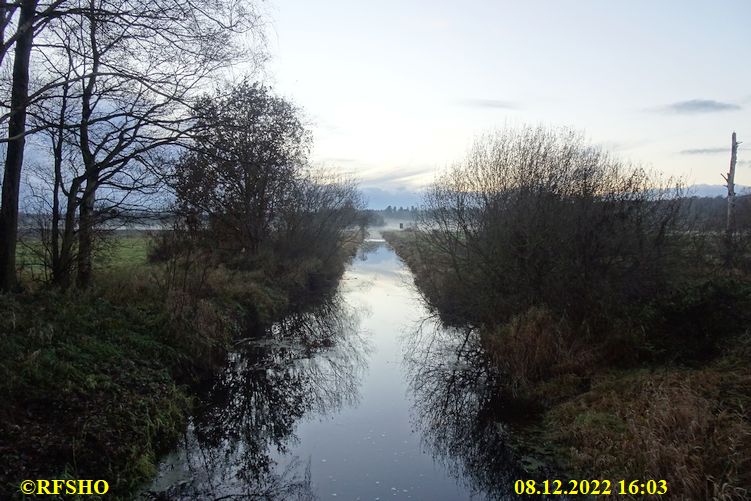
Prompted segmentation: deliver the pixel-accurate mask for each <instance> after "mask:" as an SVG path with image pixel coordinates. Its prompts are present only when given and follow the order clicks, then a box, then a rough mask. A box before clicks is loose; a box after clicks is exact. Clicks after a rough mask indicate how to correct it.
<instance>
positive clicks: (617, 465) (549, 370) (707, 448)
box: [384, 231, 751, 499]
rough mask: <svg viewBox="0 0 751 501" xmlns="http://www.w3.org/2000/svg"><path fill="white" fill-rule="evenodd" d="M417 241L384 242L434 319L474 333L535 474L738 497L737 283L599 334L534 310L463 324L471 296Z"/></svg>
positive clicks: (743, 377)
mask: <svg viewBox="0 0 751 501" xmlns="http://www.w3.org/2000/svg"><path fill="white" fill-rule="evenodd" d="M417 237H418V234H417V233H416V232H412V231H403V232H385V233H384V238H385V239H386V240H387V242H388V243H389V244H390V245H391V246H392V247H393V248H394V250H395V251H396V253H397V254H398V255H399V256H400V257H401V259H402V260H403V261H404V262H405V263H406V264H407V266H408V267H409V268H410V270H411V271H412V273H413V274H414V277H415V285H416V287H417V288H418V289H419V290H420V292H421V294H422V295H423V296H424V298H425V299H426V302H427V303H428V304H429V305H431V307H432V308H433V309H434V311H435V312H436V313H438V314H439V315H440V316H441V318H442V319H443V320H444V321H446V322H448V323H455V324H464V325H466V324H467V323H470V324H472V325H474V327H475V328H477V329H478V330H479V332H480V337H481V340H482V345H483V348H484V351H485V354H486V357H487V359H489V361H490V362H491V363H492V364H493V365H494V366H495V367H496V368H497V370H499V371H500V372H501V374H502V381H503V384H502V385H501V387H500V388H499V389H498V392H499V398H498V401H499V402H504V403H505V404H506V407H510V408H511V409H512V412H508V411H507V412H506V414H510V416H509V419H510V422H509V425H510V426H511V427H512V429H513V430H514V433H513V434H512V437H513V442H514V443H513V444H512V445H513V446H514V448H515V449H516V452H517V454H518V455H519V456H520V457H522V458H524V464H525V465H526V467H527V469H528V473H529V475H530V477H531V478H535V477H536V476H537V477H539V475H540V472H541V471H542V469H541V466H543V465H546V466H552V467H553V469H554V470H556V471H557V472H558V478H560V479H564V480H565V479H568V478H579V479H610V480H611V481H613V482H617V481H618V480H621V479H623V480H626V483H627V484H628V483H629V482H631V481H632V480H640V481H646V480H663V479H664V480H666V481H667V484H668V486H669V493H670V495H671V497H675V498H677V499H745V498H746V496H748V494H749V493H748V490H747V489H748V486H750V485H751V477H749V475H750V474H749V471H751V468H749V465H750V464H751V415H750V414H749V409H751V367H750V366H749V365H750V364H749V363H748V360H749V356H751V336H750V335H749V332H748V330H747V325H748V323H747V320H748V318H747V313H746V312H747V311H748V306H749V298H750V297H751V295H750V294H749V287H748V283H747V281H745V280H743V279H742V277H737V278H731V279H717V280H710V281H706V282H704V283H701V284H689V285H687V286H686V288H685V289H682V290H680V291H676V293H675V294H674V295H672V296H670V297H665V298H659V299H658V300H655V302H654V304H651V305H649V308H645V309H644V312H643V315H644V316H643V317H640V318H630V319H622V318H614V319H613V321H612V324H613V326H611V328H612V331H609V332H608V336H605V335H604V333H603V332H595V331H587V332H583V331H582V329H581V327H580V326H578V325H575V324H572V323H571V322H570V320H568V319H566V318H563V317H560V316H557V315H555V314H554V313H552V312H551V311H550V310H549V309H547V308H545V307H544V305H540V306H538V307H535V308H531V309H530V310H528V311H526V312H519V314H518V315H516V316H514V317H513V318H512V319H510V320H507V321H497V322H492V321H488V319H484V318H482V319H481V318H475V319H473V318H472V312H473V310H472V305H473V302H474V298H467V297H455V295H453V294H451V291H447V290H446V288H447V287H449V286H448V285H447V281H446V280H445V277H446V273H447V270H441V269H440V265H439V263H440V262H442V260H441V259H436V257H440V256H436V255H434V254H430V253H431V252H432V253H436V252H438V251H437V250H436V249H426V248H425V247H421V248H418V244H417ZM491 292H492V291H479V290H478V291H477V294H483V293H491ZM473 320H474V321H473ZM637 327H638V328H637ZM613 331H617V335H612V332H613ZM540 480H542V478H540ZM633 497H634V498H640V496H638V495H636V496H633ZM619 498H623V496H620V497H619Z"/></svg>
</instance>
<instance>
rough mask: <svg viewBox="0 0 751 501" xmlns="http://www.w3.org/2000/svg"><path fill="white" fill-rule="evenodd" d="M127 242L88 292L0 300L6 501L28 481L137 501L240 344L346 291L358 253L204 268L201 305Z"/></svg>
mask: <svg viewBox="0 0 751 501" xmlns="http://www.w3.org/2000/svg"><path fill="white" fill-rule="evenodd" d="M121 243H122V244H123V245H121V249H120V251H117V250H116V251H114V252H113V255H112V256H110V259H109V260H107V261H106V262H102V263H100V266H99V270H98V273H97V283H96V286H95V287H93V288H91V289H90V290H87V291H85V292H80V291H75V292H73V291H71V292H68V293H62V292H55V291H50V290H44V289H41V288H40V289H39V290H33V288H31V287H30V288H29V289H30V290H29V291H28V292H25V293H22V294H17V295H5V296H0V312H1V313H0V332H2V335H1V336H0V350H2V351H3V353H4V357H3V361H2V364H0V398H1V399H2V400H3V402H4V405H3V407H2V409H0V437H3V438H2V442H1V443H0V452H2V456H3V465H2V467H0V497H2V498H3V499H6V498H13V497H17V496H20V495H19V494H18V487H19V484H20V482H21V481H22V480H25V479H93V480H97V479H103V480H106V481H107V482H108V483H109V485H110V490H109V493H108V495H107V498H113V499H118V498H128V496H129V494H130V493H132V492H133V491H134V489H135V488H136V487H138V486H139V485H140V484H141V483H142V482H143V481H145V480H147V479H148V478H150V477H151V476H152V475H153V474H154V473H155V463H156V461H157V459H158V457H159V454H160V453H161V452H163V451H165V450H166V449H167V448H168V447H170V446H171V445H172V444H174V442H175V441H176V440H177V438H178V437H179V436H180V435H181V433H182V431H183V430H184V428H185V425H186V422H187V417H188V416H189V415H190V412H191V407H192V397H193V395H194V391H193V389H192V388H193V387H194V385H195V384H196V383H198V382H200V381H201V380H202V379H203V378H204V377H206V375H207V374H210V373H211V371H212V370H214V369H215V368H216V367H218V366H219V364H220V363H221V362H222V361H223V360H224V358H225V356H226V353H227V349H228V347H229V346H230V344H231V342H232V340H233V339H234V338H235V337H236V336H237V335H238V334H240V333H242V332H244V331H246V330H247V329H248V328H250V327H251V326H252V325H254V324H263V323H267V322H271V321H273V320H274V319H276V318H278V317H279V316H281V315H283V314H284V313H286V312H288V311H291V310H294V309H295V308H300V307H302V305H303V304H304V303H305V302H306V301H310V300H311V298H315V297H316V296H317V295H320V294H321V293H322V292H323V291H326V290H327V289H328V288H330V286H331V285H332V284H336V282H337V281H338V278H339V277H340V276H341V274H342V273H343V271H344V267H345V264H346V262H347V261H348V260H349V259H351V257H352V256H353V255H354V253H355V251H356V248H357V243H358V242H356V241H351V242H348V243H347V244H346V245H344V246H342V248H341V252H340V255H337V256H334V258H333V259H330V260H329V261H328V262H327V263H321V262H320V261H317V260H304V259H301V260H298V261H296V262H294V263H281V264H280V263H275V266H273V267H272V266H269V267H268V269H267V268H264V267H262V266H256V267H254V268H253V269H246V270H237V269H229V268H226V267H222V266H217V267H211V268H205V269H202V270H200V273H201V274H202V275H201V288H200V294H198V293H196V291H195V290H193V289H190V288H182V289H180V288H175V287H168V286H167V285H166V284H168V283H173V284H174V281H173V282H170V277H172V278H174V272H175V270H174V269H170V266H169V265H168V264H164V263H162V264H151V263H148V262H147V261H146V259H145V258H146V254H147V252H146V250H147V246H148V243H147V240H146V239H145V238H143V237H142V238H141V239H140V240H139V239H137V238H136V239H135V240H134V239H131V238H129V239H127V240H126V241H123V242H121ZM257 264H258V263H257ZM282 264H283V266H282ZM193 272H195V271H191V273H193Z"/></svg>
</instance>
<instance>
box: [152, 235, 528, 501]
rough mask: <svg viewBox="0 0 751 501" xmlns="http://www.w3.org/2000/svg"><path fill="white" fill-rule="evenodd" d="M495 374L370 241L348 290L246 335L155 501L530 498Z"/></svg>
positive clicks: (157, 487) (167, 469) (389, 253)
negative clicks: (511, 454) (509, 441)
mask: <svg viewBox="0 0 751 501" xmlns="http://www.w3.org/2000/svg"><path fill="white" fill-rule="evenodd" d="M494 378H495V375H494V374H493V373H492V372H490V371H489V370H488V369H486V366H485V364H483V363H482V360H481V353H480V351H479V349H478V348H477V347H476V343H475V342H474V339H473V338H472V335H471V334H467V333H465V332H460V331H456V330H452V329H445V328H441V327H440V326H439V324H438V322H437V321H436V320H434V319H433V318H431V316H430V313H429V312H428V310H427V309H426V307H425V306H424V304H423V302H422V300H421V298H420V296H419V294H418V292H417V291H416V290H415V289H414V287H413V286H412V277H411V274H410V272H409V270H407V269H406V267H405V266H404V265H403V264H402V263H401V262H400V260H399V258H398V257H397V256H396V254H395V253H394V252H393V250H391V248H390V247H388V245H387V244H386V243H385V242H383V241H382V240H380V239H370V240H368V241H366V242H365V243H364V244H363V247H362V249H361V250H360V252H359V254H358V256H357V258H355V260H354V262H353V263H352V265H351V266H349V268H348V270H347V272H346V273H345V275H344V277H343V278H342V281H341V283H340V285H339V287H338V290H337V291H336V294H334V295H333V297H331V298H329V299H328V300H326V301H324V302H323V303H322V304H321V305H320V306H318V307H317V308H315V309H313V310H311V311H310V312H307V313H305V314H298V315H293V316H290V317H288V318H286V319H285V320H283V321H281V322H279V323H277V324H275V325H274V326H273V327H271V328H270V329H268V330H267V331H266V332H265V333H264V335H263V336H260V337H254V338H253V339H246V340H242V341H240V342H239V343H238V345H237V350H236V352H235V353H233V354H232V355H231V356H230V358H229V361H228V364H227V366H226V368H225V370H224V371H223V372H222V373H221V374H219V375H218V376H217V377H216V380H215V381H213V383H212V386H211V389H210V391H208V392H207V394H206V396H205V398H204V399H203V401H202V403H201V405H200V406H199V409H198V411H197V412H196V414H195V415H194V416H193V418H192V420H191V423H190V426H189V429H188V431H187V432H186V434H185V438H184V440H183V441H182V443H181V444H180V446H179V447H178V448H177V449H176V450H174V451H173V452H171V453H170V454H169V455H167V456H166V457H165V458H164V459H163V461H162V463H161V465H160V468H159V474H158V476H157V478H156V479H155V481H154V482H153V484H152V485H151V486H149V487H148V489H147V491H146V492H145V493H144V494H143V495H142V496H143V497H145V498H147V499H149V498H150V499H209V500H219V499H284V500H287V499H347V500H374V499H375V500H378V499H381V500H386V499H421V500H464V499H505V498H506V497H508V498H509V499H516V498H517V497H516V496H514V495H513V482H514V479H515V478H523V477H520V476H518V474H517V472H516V470H515V469H514V468H512V467H511V465H512V464H513V462H512V461H510V459H509V458H508V455H507V454H506V453H505V446H504V443H505V433H506V432H505V430H504V428H503V427H502V426H500V425H499V424H497V422H496V420H495V419H493V418H492V412H490V411H489V409H492V407H493V405H495V404H494V403H493V397H492V393H493V392H492V387H493V383H494Z"/></svg>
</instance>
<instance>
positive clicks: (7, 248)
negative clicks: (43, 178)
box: [0, 0, 38, 291]
mask: <svg viewBox="0 0 751 501" xmlns="http://www.w3.org/2000/svg"><path fill="white" fill-rule="evenodd" d="M37 3H38V0H23V2H22V3H21V15H20V18H19V20H18V26H19V29H23V27H24V26H28V28H26V29H25V30H24V33H23V35H22V36H21V37H19V38H18V40H17V41H16V50H15V60H14V61H13V84H12V91H11V97H10V107H11V115H10V119H9V121H8V138H9V141H8V147H7V150H6V155H5V171H4V176H3V194H2V205H0V291H10V290H11V289H14V288H15V287H16V241H17V240H18V199H19V196H18V195H19V191H20V188H21V168H22V167H23V153H24V147H25V145H26V137H25V133H26V106H27V104H28V103H27V101H28V98H29V62H30V60H31V47H32V44H33V42H34V29H33V27H32V26H31V24H32V22H33V19H34V15H35V13H36V7H37Z"/></svg>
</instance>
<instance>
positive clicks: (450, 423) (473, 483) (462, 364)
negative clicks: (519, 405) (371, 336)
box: [404, 317, 567, 500]
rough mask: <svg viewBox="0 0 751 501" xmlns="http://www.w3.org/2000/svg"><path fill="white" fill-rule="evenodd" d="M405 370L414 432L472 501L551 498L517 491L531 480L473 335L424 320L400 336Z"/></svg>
mask: <svg viewBox="0 0 751 501" xmlns="http://www.w3.org/2000/svg"><path fill="white" fill-rule="evenodd" d="M404 364H405V369H406V373H407V378H408V381H409V392H410V396H411V398H412V401H413V417H412V421H413V423H414V425H415V428H416V429H417V430H418V431H419V433H420V435H421V437H422V440H423V443H424V445H425V446H426V448H427V449H429V450H430V451H431V453H432V454H433V457H434V458H435V459H436V461H439V462H441V463H443V464H444V465H445V467H446V468H447V470H448V472H449V473H450V474H451V475H452V476H454V477H455V478H456V479H457V481H458V482H460V483H462V484H464V485H465V486H466V487H467V489H468V490H469V491H470V492H471V493H472V496H473V497H477V498H480V499H498V500H505V499H509V500H510V499H524V498H528V499H538V500H539V499H553V497H545V496H542V495H535V496H520V495H518V494H516V493H515V491H514V483H515V482H516V481H517V480H527V479H530V478H532V477H531V476H530V475H529V474H528V473H526V472H525V471H524V469H523V468H521V466H520V458H519V457H518V456H517V455H515V454H514V453H512V452H511V449H510V448H509V446H508V443H509V438H510V429H509V427H508V426H506V424H505V423H504V416H506V415H507V414H508V413H509V410H508V408H507V407H508V405H509V403H508V402H504V401H503V399H502V397H501V395H502V394H503V393H504V392H503V391H501V390H502V382H503V377H502V374H500V372H499V371H498V370H497V369H495V367H494V366H493V365H492V364H491V363H490V362H489V360H488V359H487V356H486V354H485V352H484V350H483V349H482V347H481V345H480V339H479V336H478V334H477V332H476V331H474V330H473V329H471V328H461V329H460V328H452V327H446V326H443V325H441V324H440V321H439V320H437V319H436V318H435V317H427V318H425V319H424V320H423V321H421V322H419V324H418V327H417V328H416V329H415V330H414V331H413V332H408V333H407V335H406V336H405V357H404ZM555 499H558V500H565V499H567V498H565V497H563V496H560V495H559V496H555Z"/></svg>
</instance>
